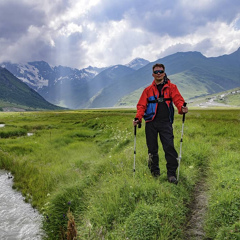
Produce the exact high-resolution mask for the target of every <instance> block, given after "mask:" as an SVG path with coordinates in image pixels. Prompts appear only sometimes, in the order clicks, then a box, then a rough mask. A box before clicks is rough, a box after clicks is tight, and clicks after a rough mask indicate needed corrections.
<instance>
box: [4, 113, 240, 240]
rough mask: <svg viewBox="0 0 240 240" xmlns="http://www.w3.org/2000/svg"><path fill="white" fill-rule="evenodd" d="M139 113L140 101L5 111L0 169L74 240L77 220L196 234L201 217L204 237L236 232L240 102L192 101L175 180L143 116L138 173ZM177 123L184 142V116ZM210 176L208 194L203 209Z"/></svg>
mask: <svg viewBox="0 0 240 240" xmlns="http://www.w3.org/2000/svg"><path fill="white" fill-rule="evenodd" d="M134 116H135V110H134V109H132V110H131V109H118V110H116V109H115V110H79V111H59V112H55V111H49V112H21V113H19V112H18V113H17V112H16V113H6V112H2V113H1V117H0V124H5V127H2V128H0V168H2V169H6V170H8V171H10V172H11V173H12V174H13V175H14V188H16V189H17V190H19V191H21V192H22V194H23V195H24V196H25V199H26V201H27V202H30V203H31V204H32V206H33V207H35V208H37V209H38V210H39V211H40V213H41V214H42V215H43V228H44V230H45V232H46V234H47V237H46V239H71V238H70V237H69V231H70V230H69V226H68V223H69V221H70V220H71V221H72V222H74V224H75V228H76V230H77V238H75V239H112V240H116V239H138V240H141V239H142V240H148V239H149V240H151V239H160V240H168V239H174V240H177V239H180V240H185V239H195V238H194V236H193V235H192V236H191V234H190V232H189V231H190V228H191V231H194V227H197V226H198V225H199V222H201V226H200V229H202V230H201V231H202V232H203V237H202V239H208V240H213V239H214V240H215V239H216V240H222V239H229V240H239V239H240V200H239V199H240V176H239V173H240V161H239V160H240V110H239V109H236V110H233V109H230V110H222V109H209V110H203V109H190V111H189V113H188V114H187V115H186V121H185V125H184V135H183V144H182V161H181V166H180V177H179V183H178V185H174V184H170V183H168V182H167V175H166V162H165V159H164V154H163V152H162V149H161V145H160V150H159V156H160V168H161V176H160V177H159V178H158V179H155V178H153V177H152V176H151V174H150V172H149V170H148V167H147V158H148V156H147V147H146V143H145V131H144V124H142V128H140V129H137V144H136V172H135V174H133V160H134V134H133V133H134V131H133V126H132V120H133V118H134ZM173 127H174V135H175V146H176V149H177V150H178V151H179V146H180V137H181V129H182V117H181V116H180V115H177V114H176V115H175V122H174V125H173ZM203 185H204V188H203V189H204V191H202V192H201V194H202V195H204V196H205V197H206V199H207V201H206V204H205V205H202V206H201V208H202V209H197V208H195V207H194V204H193V203H194V202H196V201H198V197H199V195H197V194H196V192H197V191H198V188H201V186H203ZM196 196H198V197H196ZM200 210H204V212H205V214H204V215H203V216H201V219H196V220H195V222H194V221H193V222H191V224H190V223H189V222H190V219H191V215H192V214H193V212H196V211H200ZM73 218H74V220H73ZM190 225H191V226H190ZM198 227H199V226H198ZM187 236H188V237H187ZM189 236H191V237H190V238H189ZM72 239H73V238H72ZM198 239H199V238H198Z"/></svg>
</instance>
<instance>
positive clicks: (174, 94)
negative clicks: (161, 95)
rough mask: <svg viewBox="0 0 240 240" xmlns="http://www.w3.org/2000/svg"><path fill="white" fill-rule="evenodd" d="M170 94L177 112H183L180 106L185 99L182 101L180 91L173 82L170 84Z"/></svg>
mask: <svg viewBox="0 0 240 240" xmlns="http://www.w3.org/2000/svg"><path fill="white" fill-rule="evenodd" d="M171 95H172V101H173V103H174V105H175V106H176V107H177V109H178V113H179V114H183V112H182V106H183V104H184V102H185V101H184V99H183V97H182V95H181V94H180V92H179V90H178V88H177V86H176V85H175V84H173V86H172V93H171Z"/></svg>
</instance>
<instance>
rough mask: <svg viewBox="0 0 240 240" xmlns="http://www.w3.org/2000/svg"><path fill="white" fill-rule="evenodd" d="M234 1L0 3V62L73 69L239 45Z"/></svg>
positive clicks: (225, 49) (211, 51)
mask: <svg viewBox="0 0 240 240" xmlns="http://www.w3.org/2000/svg"><path fill="white" fill-rule="evenodd" d="M239 9H240V2H239V1H238V0H232V1H227V0H201V1H192V0H171V1H167V0H159V1H155V0H149V1H145V0H132V1H129V0H121V1H112V0H81V1H80V0H51V1H50V0H41V1H40V0H36V1H32V0H21V1H17V0H1V2H0V51H1V53H2V54H1V55H0V62H3V61H12V62H27V61H36V60H44V61H46V62H48V63H49V64H51V65H65V66H70V67H76V68H83V67H87V66H89V65H92V66H99V67H100V66H109V65H113V64H126V63H128V62H130V61H131V60H132V59H133V58H136V57H142V58H145V59H148V60H150V61H155V60H156V59H158V58H160V57H164V56H166V55H168V54H172V53H175V52H178V51H200V52H202V53H203V54H204V55H206V56H218V55H222V54H229V53H231V52H233V51H235V50H236V49H238V47H239V38H240V24H239V23H240V14H239V11H238V10H239Z"/></svg>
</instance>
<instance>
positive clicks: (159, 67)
mask: <svg viewBox="0 0 240 240" xmlns="http://www.w3.org/2000/svg"><path fill="white" fill-rule="evenodd" d="M152 69H153V73H152V76H153V77H154V80H155V82H156V84H160V83H162V82H163V81H164V77H165V66H164V65H163V64H160V63H156V64H154V65H153V67H152Z"/></svg>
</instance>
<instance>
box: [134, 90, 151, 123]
mask: <svg viewBox="0 0 240 240" xmlns="http://www.w3.org/2000/svg"><path fill="white" fill-rule="evenodd" d="M147 99H148V96H147V90H146V89H144V91H143V92H142V95H141V97H140V99H139V101H138V104H137V114H136V118H138V120H139V121H140V122H142V118H143V116H144V113H145V111H146V109H147V104H148V101H147Z"/></svg>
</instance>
